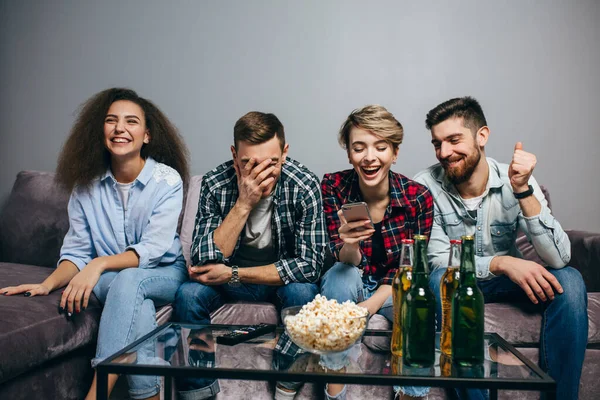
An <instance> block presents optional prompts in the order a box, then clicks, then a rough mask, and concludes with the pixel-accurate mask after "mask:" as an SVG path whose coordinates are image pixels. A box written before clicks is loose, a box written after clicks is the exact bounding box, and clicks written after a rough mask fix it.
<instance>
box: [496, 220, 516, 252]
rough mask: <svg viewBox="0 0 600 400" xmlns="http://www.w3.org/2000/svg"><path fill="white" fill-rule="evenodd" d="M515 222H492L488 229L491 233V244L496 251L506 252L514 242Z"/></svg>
mask: <svg viewBox="0 0 600 400" xmlns="http://www.w3.org/2000/svg"><path fill="white" fill-rule="evenodd" d="M516 229H517V223H516V222H509V223H504V224H492V225H490V230H491V234H492V245H493V246H494V251H495V252H496V253H506V252H508V250H509V249H510V248H511V246H512V245H513V244H514V242H515V231H516Z"/></svg>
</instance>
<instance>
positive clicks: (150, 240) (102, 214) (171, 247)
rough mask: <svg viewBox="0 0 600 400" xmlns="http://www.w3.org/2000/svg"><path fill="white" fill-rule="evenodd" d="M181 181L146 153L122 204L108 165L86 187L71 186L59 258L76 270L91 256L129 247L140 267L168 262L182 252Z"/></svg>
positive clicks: (105, 254)
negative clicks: (74, 266) (178, 223)
mask: <svg viewBox="0 0 600 400" xmlns="http://www.w3.org/2000/svg"><path fill="white" fill-rule="evenodd" d="M182 204H183V182H182V180H181V177H180V176H179V173H177V171H175V170H174V169H173V168H171V167H169V166H167V165H165V164H161V163H158V162H156V161H155V160H153V159H152V158H150V157H148V159H147V160H146V164H145V165H144V168H143V169H142V171H141V172H140V174H139V175H138V177H137V178H136V179H135V181H134V182H133V184H132V185H131V188H130V189H129V199H128V201H127V204H125V205H124V204H123V202H122V201H121V197H120V196H119V193H118V189H117V181H116V179H115V177H114V176H113V174H112V172H111V171H110V168H109V169H108V170H107V171H106V173H105V174H104V175H102V176H100V177H98V178H96V179H94V180H93V181H92V182H91V183H90V185H89V187H76V188H75V189H74V190H73V193H72V194H71V198H70V199H69V206H68V212H69V231H68V232H67V235H66V236H65V239H64V241H63V245H62V248H61V249H60V259H59V261H58V263H59V264H60V262H61V261H63V260H69V261H71V262H72V263H73V264H75V265H76V266H77V268H79V269H80V270H81V269H83V268H84V267H85V266H86V265H87V264H88V263H89V262H90V261H92V260H93V259H94V258H96V257H101V256H112V255H115V254H120V253H123V252H124V251H126V250H129V249H132V250H134V251H135V252H136V253H137V254H138V256H139V258H140V260H139V268H154V267H157V266H160V265H163V264H172V263H173V262H175V261H177V260H179V259H181V260H183V253H182V248H181V242H180V241H179V235H178V234H177V222H178V220H179V214H180V212H181V207H182Z"/></svg>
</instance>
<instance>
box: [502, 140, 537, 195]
mask: <svg viewBox="0 0 600 400" xmlns="http://www.w3.org/2000/svg"><path fill="white" fill-rule="evenodd" d="M536 163H537V159H536V158H535V155H534V154H531V153H527V152H526V151H525V150H523V144H522V143H521V142H517V144H516V145H515V152H514V153H513V158H512V161H511V162H510V165H509V166H508V177H509V178H510V184H511V186H512V188H513V192H515V193H521V192H524V191H526V190H527V189H529V178H530V177H531V174H532V173H533V169H534V168H535V164H536Z"/></svg>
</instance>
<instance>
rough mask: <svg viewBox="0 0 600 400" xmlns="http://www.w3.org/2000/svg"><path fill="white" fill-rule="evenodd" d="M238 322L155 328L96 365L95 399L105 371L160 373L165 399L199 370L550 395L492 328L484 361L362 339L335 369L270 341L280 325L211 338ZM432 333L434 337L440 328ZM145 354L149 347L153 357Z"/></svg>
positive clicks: (280, 336)
mask: <svg viewBox="0 0 600 400" xmlns="http://www.w3.org/2000/svg"><path fill="white" fill-rule="evenodd" d="M240 327H241V326H239V325H192V324H179V323H169V324H166V325H163V326H161V327H158V328H157V329H155V330H154V331H152V332H150V333H149V334H148V335H146V336H144V337H142V338H140V339H139V340H137V341H135V342H134V343H132V344H131V345H129V346H127V347H125V348H124V349H122V350H121V351H119V352H118V353H116V354H114V355H112V356H110V357H108V358H107V359H106V360H104V361H103V362H101V363H100V364H98V366H97V373H98V389H97V395H98V399H107V385H108V374H121V375H158V376H163V377H165V379H164V393H165V398H167V399H168V398H170V397H171V392H172V385H173V378H199V377H201V378H215V379H238V380H258V381H271V382H276V381H287V382H312V383H322V384H324V383H345V384H360V385H389V386H393V385H399V386H432V387H443V388H452V387H455V388H482V389H489V394H490V399H497V396H498V390H533V391H541V392H546V395H547V397H546V398H547V399H552V400H554V399H555V398H556V382H555V381H554V380H553V379H552V378H551V377H550V376H548V375H547V374H546V373H544V372H543V371H542V370H541V369H540V368H539V367H538V366H537V365H535V364H534V363H532V362H531V361H530V360H528V359H527V358H526V357H525V356H523V355H522V354H521V353H520V352H519V351H518V350H517V349H516V348H515V347H513V346H512V345H510V344H509V343H507V342H506V341H505V340H504V339H502V338H501V337H500V336H499V335H497V334H495V333H486V334H485V345H486V360H485V361H484V363H483V364H482V365H479V366H476V367H468V368H465V367H459V366H457V365H454V364H453V363H452V361H451V360H450V359H449V358H447V357H446V356H445V355H441V354H440V353H439V351H436V362H435V365H434V366H432V367H431V368H424V369H423V368H421V369H415V368H410V367H407V366H405V365H403V363H402V359H401V358H397V357H393V356H392V355H391V354H390V353H389V351H388V352H378V351H374V350H371V349H370V348H369V347H367V346H365V344H364V343H363V344H359V345H355V347H354V348H353V349H352V351H350V352H349V353H350V354H348V357H346V358H344V361H343V362H342V364H343V365H344V366H343V367H342V368H341V369H339V370H331V369H327V368H325V367H324V366H323V363H322V359H321V356H319V355H315V354H310V353H299V354H292V355H290V354H284V353H282V352H281V351H279V350H277V349H278V348H279V346H276V343H277V342H278V341H279V343H284V342H285V340H286V336H287V335H286V334H285V332H283V328H282V327H275V329H274V331H273V332H272V333H268V334H266V335H263V336H260V337H258V338H255V339H251V340H249V341H246V342H243V343H240V344H236V345H234V346H228V345H223V344H219V343H217V340H216V338H217V337H219V336H223V335H224V334H226V333H228V332H231V331H232V330H234V329H239V328H240ZM390 335H391V331H388V330H367V331H366V333H365V338H364V339H363V341H364V342H367V341H383V342H384V343H385V341H388V342H387V343H389V338H390ZM365 339H366V340H365ZM437 339H438V343H439V334H438V338H437ZM148 349H151V350H154V351H151V352H148ZM150 353H154V354H153V356H152V357H150V356H149V354H150ZM244 354H247V355H248V356H244ZM230 360H235V361H231V362H230ZM338 361H339V360H338ZM340 365H341V364H340Z"/></svg>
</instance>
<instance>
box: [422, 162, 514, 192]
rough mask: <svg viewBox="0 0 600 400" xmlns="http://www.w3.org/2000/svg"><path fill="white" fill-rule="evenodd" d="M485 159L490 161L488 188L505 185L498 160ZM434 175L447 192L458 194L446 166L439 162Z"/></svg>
mask: <svg viewBox="0 0 600 400" xmlns="http://www.w3.org/2000/svg"><path fill="white" fill-rule="evenodd" d="M485 160H486V162H487V163H488V171H489V174H488V181H487V184H486V190H488V189H497V188H500V187H502V186H503V185H504V182H502V179H500V174H499V171H498V165H497V162H496V160H494V159H493V158H489V157H486V159H485ZM433 175H434V178H435V180H437V181H438V182H439V183H440V185H442V187H443V188H444V190H445V191H446V192H449V193H455V194H458V191H457V190H456V187H455V186H454V184H453V183H452V182H450V180H449V179H448V178H447V177H446V171H445V170H444V167H442V165H441V164H438V168H437V170H436V171H435V170H434V173H433Z"/></svg>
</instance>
